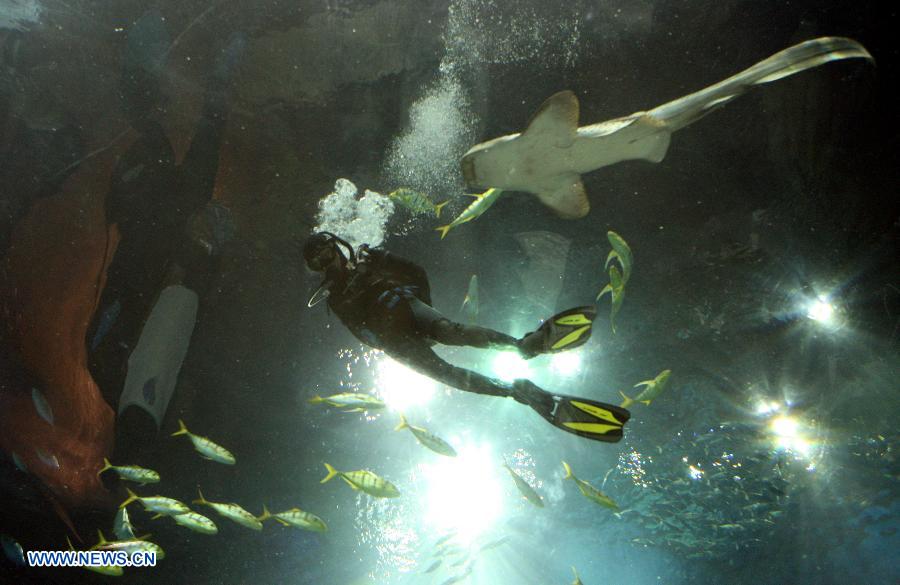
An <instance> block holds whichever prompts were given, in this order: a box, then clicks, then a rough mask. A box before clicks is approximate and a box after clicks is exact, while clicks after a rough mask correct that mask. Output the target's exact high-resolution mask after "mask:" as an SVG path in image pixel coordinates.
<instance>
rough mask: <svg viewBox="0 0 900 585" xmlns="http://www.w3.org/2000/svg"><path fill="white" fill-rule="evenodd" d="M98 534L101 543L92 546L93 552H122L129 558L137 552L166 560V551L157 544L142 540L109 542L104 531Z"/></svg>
mask: <svg viewBox="0 0 900 585" xmlns="http://www.w3.org/2000/svg"><path fill="white" fill-rule="evenodd" d="M97 533H98V534H99V535H100V541H99V542H98V543H97V544H95V545H94V546H92V547H91V550H120V551H124V552H125V553H127V554H128V556H129V557H130V556H131V555H133V554H134V553H136V552H152V553H155V554H156V558H157V559H164V558H166V553H165V551H163V549H162V547H161V546H159V545H158V544H156V543H155V542H150V541H149V540H143V539H141V538H132V539H129V540H113V541H109V540H106V537H104V536H103V532H102V531H100V530H98V531H97Z"/></svg>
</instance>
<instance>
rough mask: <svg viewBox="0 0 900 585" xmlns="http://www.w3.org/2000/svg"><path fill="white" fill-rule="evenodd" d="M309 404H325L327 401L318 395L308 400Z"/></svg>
mask: <svg viewBox="0 0 900 585" xmlns="http://www.w3.org/2000/svg"><path fill="white" fill-rule="evenodd" d="M307 402H309V403H310V404H318V403H320V402H325V399H324V398H322V397H321V396H319V395H318V394H316V395H315V396H313V397H312V398H310V399H309V400H307Z"/></svg>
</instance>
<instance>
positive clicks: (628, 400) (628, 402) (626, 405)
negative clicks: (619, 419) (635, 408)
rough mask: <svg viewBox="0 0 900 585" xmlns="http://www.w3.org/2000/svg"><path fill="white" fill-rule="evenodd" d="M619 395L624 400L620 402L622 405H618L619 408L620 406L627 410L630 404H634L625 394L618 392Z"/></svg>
mask: <svg viewBox="0 0 900 585" xmlns="http://www.w3.org/2000/svg"><path fill="white" fill-rule="evenodd" d="M619 394H621V395H622V398H624V399H625V400H623V401H622V404H620V405H619V406H621V407H622V408H628V407H629V406H631V405H632V404H634V399H633V398H629V397H628V396H626V395H625V393H624V392H622V391H621V390H619Z"/></svg>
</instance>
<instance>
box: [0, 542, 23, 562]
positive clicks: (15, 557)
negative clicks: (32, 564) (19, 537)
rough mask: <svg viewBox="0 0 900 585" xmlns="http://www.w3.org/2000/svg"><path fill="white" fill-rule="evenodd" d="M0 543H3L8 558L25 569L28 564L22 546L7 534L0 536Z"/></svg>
mask: <svg viewBox="0 0 900 585" xmlns="http://www.w3.org/2000/svg"><path fill="white" fill-rule="evenodd" d="M0 543H3V552H4V553H6V558H8V559H9V560H10V561H12V562H13V563H15V564H16V565H18V566H20V567H24V566H25V565H26V564H27V563H26V562H25V551H23V550H22V545H21V544H19V543H18V542H17V541H16V540H15V539H14V538H13V537H11V536H7V535H6V534H0Z"/></svg>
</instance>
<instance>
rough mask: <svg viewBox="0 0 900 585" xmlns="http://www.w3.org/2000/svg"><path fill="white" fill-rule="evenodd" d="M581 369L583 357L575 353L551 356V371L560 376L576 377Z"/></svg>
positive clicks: (568, 352)
mask: <svg viewBox="0 0 900 585" xmlns="http://www.w3.org/2000/svg"><path fill="white" fill-rule="evenodd" d="M580 368H581V356H579V355H578V354H577V353H575V352H571V351H566V352H563V353H555V354H553V355H552V356H550V369H551V370H553V372H554V373H556V374H558V375H560V376H574V375H575V374H577V373H578V370H579V369H580Z"/></svg>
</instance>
